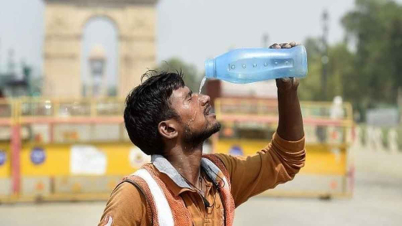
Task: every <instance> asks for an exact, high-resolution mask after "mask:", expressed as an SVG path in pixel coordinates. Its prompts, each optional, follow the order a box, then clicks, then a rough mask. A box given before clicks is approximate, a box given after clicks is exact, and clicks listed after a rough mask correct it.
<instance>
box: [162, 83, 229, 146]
mask: <svg viewBox="0 0 402 226" xmlns="http://www.w3.org/2000/svg"><path fill="white" fill-rule="evenodd" d="M170 103H171V107H172V108H173V109H174V110H175V111H176V113H177V114H178V115H179V117H180V120H181V126H182V128H180V131H181V132H182V137H183V141H184V142H186V143H189V144H193V145H197V144H198V143H201V142H203V141H204V140H206V139H207V138H208V137H210V136H211V135H212V134H214V133H216V132H218V131H219V130H220V127H221V125H220V123H219V122H218V121H217V120H216V115H215V114H214V113H211V110H212V107H211V104H210V97H209V96H207V95H202V94H195V93H193V92H192V91H191V90H190V89H189V88H188V87H187V86H185V87H182V88H179V89H176V90H174V91H173V93H172V95H171V96H170Z"/></svg>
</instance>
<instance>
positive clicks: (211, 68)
mask: <svg viewBox="0 0 402 226" xmlns="http://www.w3.org/2000/svg"><path fill="white" fill-rule="evenodd" d="M205 77H207V78H216V74H215V60H214V59H210V60H206V61H205Z"/></svg>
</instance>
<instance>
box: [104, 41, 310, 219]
mask: <svg viewBox="0 0 402 226" xmlns="http://www.w3.org/2000/svg"><path fill="white" fill-rule="evenodd" d="M293 46H295V43H284V44H281V45H278V44H274V45H273V46H271V48H291V47H293ZM276 84H277V88H278V110H279V123H278V128H277V132H276V133H275V134H274V136H273V140H272V142H271V143H269V144H268V145H267V146H266V147H265V148H264V149H262V150H261V151H259V152H258V153H256V154H255V155H253V156H249V157H245V158H239V157H232V156H229V155H224V154H212V155H206V156H203V153H202V144H203V142H204V141H205V140H206V139H207V138H209V137H210V136H211V135H212V134H214V133H216V132H218V131H219V129H220V124H219V122H217V120H216V117H215V114H213V113H211V105H210V104H211V103H210V98H209V97H208V96H206V95H201V94H195V93H192V92H191V90H189V88H188V87H186V86H185V84H184V82H183V80H182V77H181V75H180V74H179V73H160V74H156V75H153V76H150V77H149V78H148V79H147V80H146V81H145V82H143V83H142V84H141V85H139V86H138V87H136V88H135V89H134V90H133V91H132V92H131V94H129V96H128V97H127V100H126V109H125V112H124V121H125V125H126V128H127V132H128V134H129V137H130V139H131V141H132V142H133V143H134V144H135V145H136V146H138V147H139V148H141V150H142V151H143V152H145V153H146V154H148V155H151V156H152V163H150V164H146V165H145V166H143V168H142V169H140V170H138V171H137V172H136V173H134V174H133V175H131V176H129V177H127V178H126V179H125V180H123V182H122V183H120V184H119V185H118V186H117V187H116V189H115V190H114V191H113V192H112V194H111V197H110V199H109V201H108V203H107V205H106V208H105V211H104V213H103V216H102V218H101V221H100V224H99V225H141V226H145V225H160V226H162V225H163V226H164V225H232V223H233V218H234V209H235V208H236V207H237V206H239V205H240V204H242V203H244V202H245V201H247V200H248V199H249V198H250V197H252V196H255V195H257V194H259V193H261V192H263V191H265V190H267V189H270V188H274V187H275V186H276V185H278V184H280V183H284V182H286V181H289V180H292V179H293V177H294V176H295V174H296V173H298V172H299V170H300V168H301V167H303V166H304V160H305V148H304V131H303V121H302V115H301V110H300V104H299V100H298V97H297V88H298V85H299V82H298V80H297V79H293V78H286V79H278V80H277V81H276ZM256 151H257V150H256Z"/></svg>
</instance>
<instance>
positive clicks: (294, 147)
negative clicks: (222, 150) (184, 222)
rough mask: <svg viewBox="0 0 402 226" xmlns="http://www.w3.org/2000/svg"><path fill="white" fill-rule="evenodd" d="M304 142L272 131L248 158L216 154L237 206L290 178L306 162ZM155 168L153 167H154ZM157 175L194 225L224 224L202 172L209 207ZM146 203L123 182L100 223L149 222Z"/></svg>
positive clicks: (214, 194) (168, 178)
mask: <svg viewBox="0 0 402 226" xmlns="http://www.w3.org/2000/svg"><path fill="white" fill-rule="evenodd" d="M305 153H306V152H305V141H304V138H302V139H301V140H299V141H286V140H284V139H282V138H281V137H279V135H277V134H274V136H273V140H272V142H271V143H270V144H268V145H267V146H266V147H265V148H264V149H262V150H261V151H259V152H257V153H256V154H255V155H252V156H248V157H233V156H230V155H225V154H216V155H217V156H218V157H219V158H220V159H221V160H222V162H223V163H224V165H225V167H226V169H227V170H228V172H229V174H230V180H231V185H232V187H231V193H232V196H233V199H234V201H235V205H236V207H237V206H239V205H240V204H242V203H243V202H245V201H247V200H248V199H249V198H250V197H252V196H254V195H257V194H259V193H261V192H263V191H265V190H267V189H270V188H274V187H275V186H276V185H278V184H280V183H284V182H286V181H289V180H292V179H293V177H294V176H295V175H296V173H298V172H299V170H300V168H301V167H303V166H304V161H305ZM153 167H155V166H153ZM157 174H158V175H157V176H158V177H159V178H161V180H162V181H163V182H164V183H165V184H166V185H167V187H168V188H169V189H170V190H171V191H172V192H173V194H174V195H176V196H181V197H182V198H183V200H184V202H185V204H186V207H187V209H188V210H189V212H190V214H191V217H192V220H193V223H194V225H211V226H213V225H219V226H220V225H223V215H224V212H223V206H222V201H221V198H220V195H219V192H218V191H217V189H216V188H215V186H213V184H212V182H211V180H210V179H209V178H208V177H207V176H206V174H205V173H203V172H202V173H201V175H202V177H203V179H204V182H203V183H205V186H206V188H207V189H206V193H205V195H204V197H205V198H206V199H207V200H208V202H209V204H210V206H211V207H206V205H205V203H204V201H203V199H202V198H201V196H200V194H199V193H198V192H197V191H196V190H194V189H192V188H184V187H180V186H179V185H178V184H177V183H175V180H174V179H173V177H172V175H167V174H165V173H161V172H159V171H158V173H157ZM146 205H147V203H146V200H145V198H144V197H143V195H142V193H141V192H140V191H139V190H138V189H137V187H135V186H133V185H131V184H130V183H123V184H121V185H120V186H119V187H118V188H117V189H115V190H114V191H113V193H112V195H111V196H110V198H109V201H108V202H107V204H106V208H105V210H104V213H103V215H102V218H101V221H100V223H99V225H106V223H107V221H108V219H109V217H111V218H112V219H113V224H112V225H113V226H116V225H127V226H129V225H130V226H131V225H132V226H134V225H138V226H139V225H141V226H145V225H151V224H150V222H149V219H150V217H149V216H148V214H149V213H148V212H147V206H146Z"/></svg>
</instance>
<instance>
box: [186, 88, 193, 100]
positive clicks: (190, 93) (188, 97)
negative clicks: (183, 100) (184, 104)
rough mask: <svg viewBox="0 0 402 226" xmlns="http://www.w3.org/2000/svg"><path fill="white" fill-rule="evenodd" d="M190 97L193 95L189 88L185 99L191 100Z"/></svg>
mask: <svg viewBox="0 0 402 226" xmlns="http://www.w3.org/2000/svg"><path fill="white" fill-rule="evenodd" d="M192 97H193V91H191V90H190V92H188V94H187V99H189V100H191V98H192Z"/></svg>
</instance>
